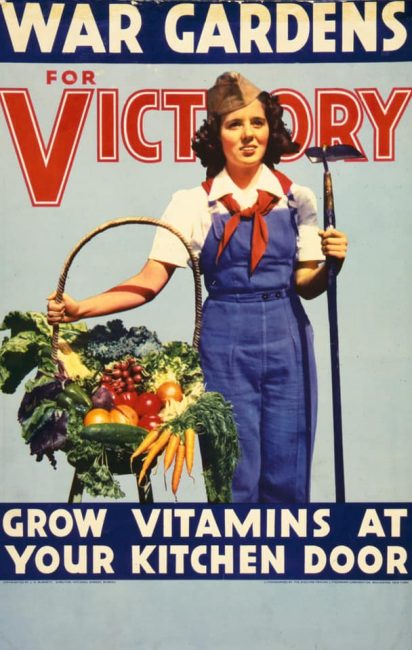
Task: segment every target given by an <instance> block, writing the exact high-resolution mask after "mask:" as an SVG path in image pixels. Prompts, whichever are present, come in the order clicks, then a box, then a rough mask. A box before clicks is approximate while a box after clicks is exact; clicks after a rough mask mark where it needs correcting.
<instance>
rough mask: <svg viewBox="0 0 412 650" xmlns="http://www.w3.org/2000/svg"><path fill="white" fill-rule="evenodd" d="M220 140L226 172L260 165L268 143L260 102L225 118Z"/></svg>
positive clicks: (266, 125)
mask: <svg viewBox="0 0 412 650" xmlns="http://www.w3.org/2000/svg"><path fill="white" fill-rule="evenodd" d="M220 139H221V143H222V149H223V153H224V155H225V158H226V165H227V167H228V168H229V169H230V168H231V167H232V168H233V167H236V168H239V167H241V168H245V167H253V166H257V165H260V163H261V162H262V160H263V157H264V155H265V152H266V147H267V144H268V140H269V125H268V122H267V119H266V115H265V110H264V107H263V105H262V103H261V102H260V100H259V99H255V100H254V101H253V102H252V103H251V104H249V105H248V106H245V107H244V108H240V109H239V110H237V111H233V112H232V113H228V114H227V115H225V116H224V117H223V118H222V125H221V127H220Z"/></svg>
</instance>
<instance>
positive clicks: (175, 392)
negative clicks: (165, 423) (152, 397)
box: [156, 381, 183, 403]
mask: <svg viewBox="0 0 412 650" xmlns="http://www.w3.org/2000/svg"><path fill="white" fill-rule="evenodd" d="M156 395H157V396H158V398H159V399H160V400H161V401H162V402H163V403H164V402H167V401H168V400H170V399H174V400H176V402H181V401H182V399H183V391H182V388H181V386H180V384H178V383H177V382H175V381H165V383H164V384H162V385H161V386H159V388H158V389H157V391H156Z"/></svg>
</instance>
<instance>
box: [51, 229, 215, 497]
mask: <svg viewBox="0 0 412 650" xmlns="http://www.w3.org/2000/svg"><path fill="white" fill-rule="evenodd" d="M131 224H142V225H151V226H158V227H160V228H165V229H166V230H169V231H170V232H171V233H172V234H173V235H175V236H176V237H178V238H179V239H180V241H181V242H182V244H183V245H184V246H185V247H186V249H187V252H188V253H189V257H190V261H191V267H192V271H193V279H194V289H195V325H194V333H193V343H192V345H193V347H194V348H195V349H198V346H199V338H200V328H201V321H202V286H201V279H200V268H199V258H198V256H197V255H195V254H194V253H193V251H192V249H191V246H190V244H189V242H188V241H187V240H186V238H185V237H184V236H183V235H182V234H181V233H180V232H179V231H178V230H176V228H174V227H173V226H170V225H169V224H166V223H164V222H162V221H159V220H158V219H152V218H150V217H123V218H119V219H113V220H111V221H106V222H105V223H103V224H102V225H100V226H98V227H97V228H95V229H94V230H92V231H91V232H89V233H88V234H87V235H85V236H84V237H83V238H82V239H81V240H80V241H79V242H78V243H77V244H76V246H75V247H74V248H73V250H72V251H71V252H70V254H69V255H68V257H67V258H66V260H65V262H64V265H63V269H62V271H61V273H60V277H59V280H58V284H57V289H56V301H57V302H62V299H63V292H64V289H65V286H66V280H67V276H68V273H69V270H70V267H71V265H72V263H73V261H74V258H75V257H76V255H77V254H78V253H79V252H80V251H81V250H82V248H83V247H84V246H85V245H86V244H87V243H88V242H89V241H91V240H92V239H94V237H96V236H97V235H99V234H100V233H102V232H105V231H106V230H109V229H111V228H118V227H120V226H127V225H131ZM58 342H59V325H58V324H57V325H54V326H53V336H52V359H53V361H54V362H55V363H56V364H57V351H58ZM108 456H109V467H110V469H111V471H112V472H113V473H114V474H126V473H130V464H129V453H127V454H126V453H125V454H124V455H122V454H121V453H119V451H116V453H113V454H109V455H108ZM78 470H79V468H78V467H75V472H74V477H73V482H72V486H71V490H70V494H69V503H74V502H80V501H81V500H82V494H83V485H82V483H81V481H80V480H79V477H78ZM139 471H140V470H139V466H138V464H137V466H136V474H137V475H138V473H139ZM137 488H138V494H139V501H140V502H141V503H151V502H153V493H152V488H151V483H150V476H149V477H148V478H147V481H146V483H145V484H143V485H138V486H137Z"/></svg>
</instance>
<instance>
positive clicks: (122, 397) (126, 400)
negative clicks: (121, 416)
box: [114, 390, 138, 413]
mask: <svg viewBox="0 0 412 650" xmlns="http://www.w3.org/2000/svg"><path fill="white" fill-rule="evenodd" d="M137 400H138V394H137V393H136V391H135V390H131V391H125V392H124V393H120V394H117V393H115V397H114V403H115V405H116V406H120V405H121V404H126V406H131V407H132V409H133V410H135V411H136V413H138V408H137V407H138V401H137Z"/></svg>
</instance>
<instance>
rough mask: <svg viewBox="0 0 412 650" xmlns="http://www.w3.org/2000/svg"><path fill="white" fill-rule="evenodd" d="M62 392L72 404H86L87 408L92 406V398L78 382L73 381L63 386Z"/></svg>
mask: <svg viewBox="0 0 412 650" xmlns="http://www.w3.org/2000/svg"><path fill="white" fill-rule="evenodd" d="M63 394H64V395H67V397H69V398H70V399H71V400H72V402H73V403H74V404H79V405H81V406H87V407H88V408H89V409H91V408H93V403H92V400H91V399H90V397H89V396H88V394H87V393H86V392H85V391H84V390H83V388H82V387H81V386H79V384H75V383H74V382H73V383H71V384H67V385H66V386H65V387H64V391H63Z"/></svg>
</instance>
